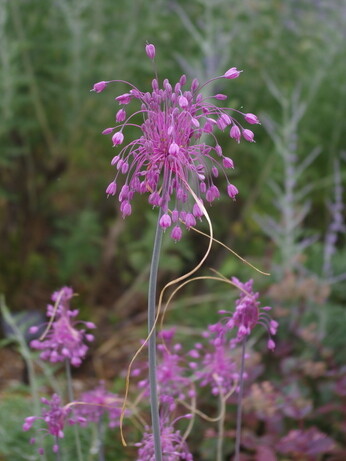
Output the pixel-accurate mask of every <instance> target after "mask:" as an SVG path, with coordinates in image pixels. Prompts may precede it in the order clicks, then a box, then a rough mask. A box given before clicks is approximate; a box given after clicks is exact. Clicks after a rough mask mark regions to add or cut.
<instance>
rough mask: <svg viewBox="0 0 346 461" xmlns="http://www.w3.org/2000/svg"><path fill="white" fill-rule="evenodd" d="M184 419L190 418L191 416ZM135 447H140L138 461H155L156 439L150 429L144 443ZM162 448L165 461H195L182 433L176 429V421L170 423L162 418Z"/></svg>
mask: <svg viewBox="0 0 346 461" xmlns="http://www.w3.org/2000/svg"><path fill="white" fill-rule="evenodd" d="M183 417H184V418H190V417H191V415H185V416H183ZM177 419H180V418H177ZM135 446H136V447H139V450H138V457H137V461H153V460H154V459H155V450H154V437H153V434H152V433H151V432H150V431H149V429H147V431H146V432H145V433H144V436H143V439H142V442H140V443H136V444H135ZM161 446H162V455H163V459H164V460H165V461H181V460H186V461H193V457H192V454H191V453H190V451H189V448H188V446H187V444H186V442H185V440H184V439H183V437H182V436H181V434H180V431H177V430H175V429H174V421H173V422H172V423H170V422H169V421H168V419H167V418H161Z"/></svg>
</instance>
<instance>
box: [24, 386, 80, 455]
mask: <svg viewBox="0 0 346 461" xmlns="http://www.w3.org/2000/svg"><path fill="white" fill-rule="evenodd" d="M41 402H42V403H43V404H44V405H47V406H48V409H43V410H42V416H29V417H27V418H25V422H24V424H23V431H28V430H29V429H31V428H32V426H33V424H34V423H35V421H37V420H42V421H44V422H45V423H46V425H47V428H46V429H42V430H43V431H44V432H46V433H47V434H46V435H48V434H50V435H53V436H54V437H55V438H56V439H62V438H63V437H64V427H65V425H66V424H67V423H68V424H76V423H77V422H78V421H79V420H77V419H74V418H70V417H69V415H70V413H71V406H65V407H64V406H62V405H61V399H60V397H59V396H58V395H57V394H54V395H53V396H52V400H48V399H46V398H44V397H43V398H41ZM31 442H32V443H33V442H35V439H31ZM58 449H59V447H58V445H57V444H54V445H53V451H54V452H57V451H58ZM39 452H40V454H42V453H43V449H42V448H40V449H39Z"/></svg>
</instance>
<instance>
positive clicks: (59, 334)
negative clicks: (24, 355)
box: [30, 287, 95, 367]
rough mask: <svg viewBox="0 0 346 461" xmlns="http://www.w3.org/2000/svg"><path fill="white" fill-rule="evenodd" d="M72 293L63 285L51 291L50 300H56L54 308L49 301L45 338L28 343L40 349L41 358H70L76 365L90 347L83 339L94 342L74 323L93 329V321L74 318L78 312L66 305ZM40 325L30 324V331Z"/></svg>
mask: <svg viewBox="0 0 346 461" xmlns="http://www.w3.org/2000/svg"><path fill="white" fill-rule="evenodd" d="M72 296H73V290H72V289H71V288H69V287H63V288H61V290H59V291H57V292H55V293H53V295H52V301H55V302H56V303H57V306H56V308H55V306H53V305H51V304H49V305H48V306H47V316H48V317H53V319H54V320H53V322H52V324H51V326H50V328H49V331H48V333H47V335H46V337H45V338H44V339H43V340H42V341H40V340H38V339H36V340H33V341H31V343H30V346H31V347H32V348H34V349H38V350H41V351H42V352H41V354H40V357H41V359H42V360H48V361H50V362H53V363H55V362H63V361H65V360H69V361H70V363H71V365H73V366H75V367H78V366H79V365H80V364H81V363H82V360H83V359H84V357H85V355H86V353H87V351H88V349H89V348H88V346H87V345H86V344H85V343H84V341H85V340H86V341H89V342H90V341H93V339H94V336H93V335H91V334H89V333H86V331H85V330H84V329H81V330H78V329H77V328H76V326H77V325H78V324H83V325H85V326H86V328H88V329H91V328H95V325H94V324H93V323H92V322H83V321H76V320H74V318H75V317H76V316H77V315H78V313H79V311H78V310H77V309H75V310H70V308H69V303H70V299H71V298H72ZM39 328H40V327H38V326H35V327H31V328H30V332H35V331H37V330H38V329H39Z"/></svg>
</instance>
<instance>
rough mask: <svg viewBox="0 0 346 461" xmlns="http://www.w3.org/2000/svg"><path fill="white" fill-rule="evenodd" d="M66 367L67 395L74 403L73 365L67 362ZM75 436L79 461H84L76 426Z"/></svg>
mask: <svg viewBox="0 0 346 461" xmlns="http://www.w3.org/2000/svg"><path fill="white" fill-rule="evenodd" d="M65 367H66V380H67V393H68V398H69V401H70V402H73V401H74V395H73V387H72V375H71V365H70V362H69V360H67V359H66V360H65ZM74 435H75V440H76V447H77V456H78V461H83V456H82V446H81V442H80V438H79V431H78V427H77V426H76V425H75V426H74Z"/></svg>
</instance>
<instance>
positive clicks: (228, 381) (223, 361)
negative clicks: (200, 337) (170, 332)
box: [189, 332, 239, 395]
mask: <svg viewBox="0 0 346 461" xmlns="http://www.w3.org/2000/svg"><path fill="white" fill-rule="evenodd" d="M204 336H205V337H209V333H208V332H207V333H206V334H205V335H204ZM209 345H210V348H209V350H208V351H205V350H204V348H203V346H202V345H201V344H200V343H197V344H196V345H195V348H194V349H192V350H191V351H190V352H189V355H190V357H191V358H192V359H193V360H192V361H191V362H190V367H191V368H192V369H193V370H196V371H195V376H196V378H197V379H198V381H199V384H200V386H207V385H210V386H211V392H212V394H213V395H219V394H221V395H226V394H228V393H229V392H230V391H231V390H232V388H233V387H234V385H235V383H236V382H237V381H238V380H239V373H238V371H237V368H238V366H237V364H236V363H235V361H234V359H233V357H232V355H231V354H232V352H231V349H230V347H229V344H228V343H226V341H225V340H224V338H222V339H221V340H220V339H219V338H216V339H215V337H214V336H212V337H211V338H210V340H209ZM196 359H197V360H198V359H200V360H198V361H195V360H196Z"/></svg>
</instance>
